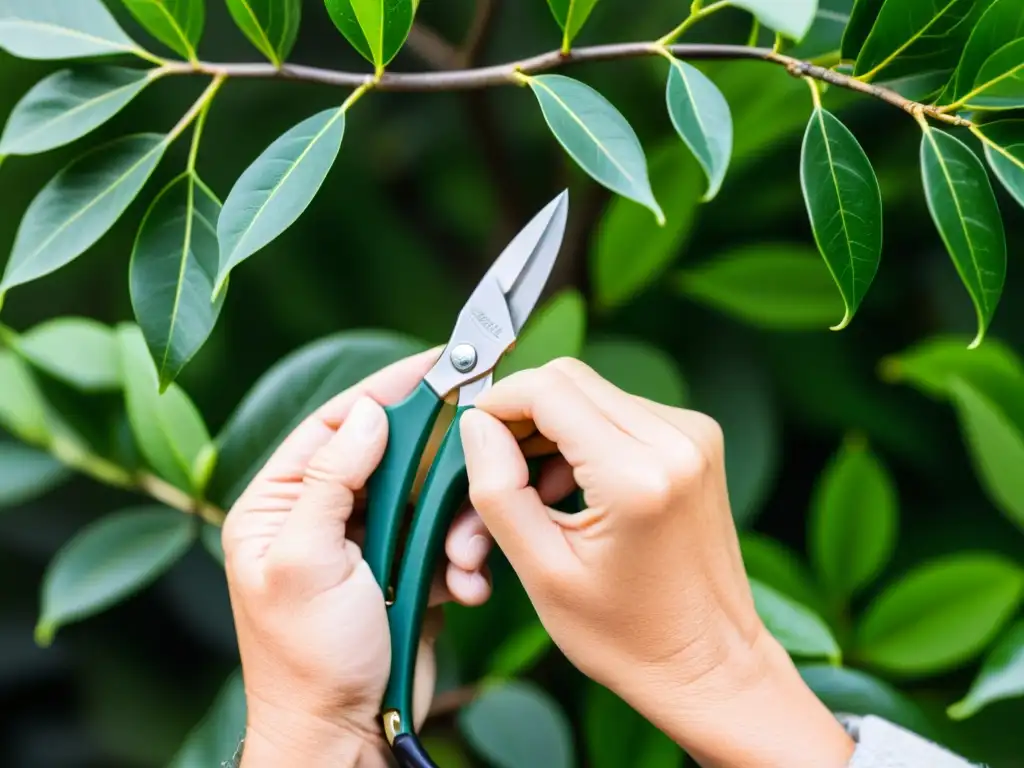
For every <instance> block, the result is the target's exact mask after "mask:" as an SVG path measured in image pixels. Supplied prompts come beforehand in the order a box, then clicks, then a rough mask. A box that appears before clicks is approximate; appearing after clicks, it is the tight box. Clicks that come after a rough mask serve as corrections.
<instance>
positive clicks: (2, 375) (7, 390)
mask: <svg viewBox="0 0 1024 768" xmlns="http://www.w3.org/2000/svg"><path fill="white" fill-rule="evenodd" d="M0 425H2V426H3V427H4V428H5V429H6V430H8V431H9V432H10V433H11V434H13V435H15V436H17V437H20V438H21V439H22V440H25V441H26V442H29V443H36V444H39V445H46V444H47V443H48V442H49V440H50V437H51V427H50V420H49V417H48V415H47V405H46V401H45V400H44V399H43V395H42V393H41V392H40V391H39V387H38V385H37V384H36V382H35V380H34V379H33V378H32V372H31V371H30V370H29V368H28V365H26V363H25V361H24V360H22V359H21V358H20V357H18V356H17V355H15V354H14V353H13V352H10V351H9V350H6V349H0Z"/></svg>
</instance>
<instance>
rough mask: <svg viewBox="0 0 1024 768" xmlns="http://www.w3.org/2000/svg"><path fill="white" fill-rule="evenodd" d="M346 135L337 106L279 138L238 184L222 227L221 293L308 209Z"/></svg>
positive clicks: (226, 207) (219, 236)
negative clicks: (246, 262) (234, 274)
mask: <svg viewBox="0 0 1024 768" xmlns="http://www.w3.org/2000/svg"><path fill="white" fill-rule="evenodd" d="M344 135H345V113H344V112H343V111H342V110H341V109H339V108H337V107H332V108H331V109H327V110H324V111H323V112H320V113H319V114H317V115H314V116H313V117H310V118H308V119H306V120H304V121H302V122H301V123H299V124H298V125H296V126H295V127H294V128H292V129H291V130H289V131H288V132H287V133H285V134H284V135H283V136H281V137H280V138H278V139H277V140H275V141H274V143H273V144H271V145H270V146H269V147H267V149H266V150H264V152H263V154H261V155H260V156H259V157H258V158H256V161H255V162H254V163H253V164H252V165H250V166H249V167H248V168H247V169H246V170H245V172H244V173H243V174H242V175H241V177H240V178H239V179H238V181H237V182H235V186H234V187H233V188H232V189H231V193H230V194H229V195H228V199H227V200H226V201H225V202H224V209H223V210H222V211H221V215H220V219H219V221H218V223H217V239H218V241H219V242H220V270H219V272H218V275H217V283H216V288H215V292H216V293H220V291H221V290H222V289H223V288H224V284H225V281H226V280H227V278H228V273H229V272H230V271H231V270H232V269H234V268H235V267H236V266H238V264H239V263H241V262H242V261H244V260H245V259H247V258H248V257H249V256H251V255H252V254H254V253H256V252H257V251H258V250H260V249H261V248H263V247H264V246H266V245H267V244H268V243H270V242H271V241H273V240H274V239H275V238H277V237H278V236H279V235H280V234H281V233H282V232H284V231H285V230H286V229H288V227H290V226H291V225H292V224H294V223H295V221H296V220H297V219H298V218H299V216H300V215H301V214H302V212H303V211H304V210H306V208H307V207H308V206H309V204H310V203H311V202H312V201H313V198H314V197H316V193H317V192H319V191H320V186H321V185H322V184H323V183H324V179H326V178H327V174H328V172H329V171H330V170H331V166H332V165H334V161H335V160H336V159H337V157H338V152H339V151H340V150H341V139H342V137H343V136H344Z"/></svg>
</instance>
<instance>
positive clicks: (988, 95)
mask: <svg viewBox="0 0 1024 768" xmlns="http://www.w3.org/2000/svg"><path fill="white" fill-rule="evenodd" d="M963 106H964V108H966V109H1014V108H1016V107H1024V37H1021V38H1019V39H1017V40H1014V41H1013V42H1012V43H1007V44H1006V45H1004V46H1003V47H1002V48H1000V49H999V50H998V51H996V52H995V53H993V54H992V55H991V56H990V57H989V58H988V59H986V60H985V63H984V64H983V65H982V67H981V71H980V72H979V73H978V79H977V80H975V82H974V88H972V89H971V91H970V92H969V93H968V94H967V95H966V96H964V101H963Z"/></svg>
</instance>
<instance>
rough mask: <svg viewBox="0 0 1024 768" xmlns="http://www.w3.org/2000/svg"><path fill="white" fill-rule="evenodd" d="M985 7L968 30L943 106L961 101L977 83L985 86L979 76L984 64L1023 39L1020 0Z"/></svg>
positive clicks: (995, 1) (1023, 15)
mask: <svg viewBox="0 0 1024 768" xmlns="http://www.w3.org/2000/svg"><path fill="white" fill-rule="evenodd" d="M985 5H986V6H987V8H986V10H985V12H984V13H983V14H981V16H980V17H979V18H978V22H977V24H975V25H974V26H973V28H972V29H971V30H969V31H970V36H969V37H968V39H967V43H966V45H965V46H964V48H963V53H962V54H961V55H960V60H959V62H958V64H957V67H956V74H955V76H954V77H953V79H952V81H951V82H950V87H949V88H947V89H946V93H945V94H943V99H942V102H943V103H953V102H959V101H960V100H962V99H964V98H965V97H966V96H967V95H968V94H969V93H970V92H971V91H973V90H974V89H975V88H976V87H977V85H978V83H979V81H981V82H984V80H982V79H981V78H979V76H978V75H979V74H980V73H981V70H982V67H983V66H984V65H985V62H987V61H988V60H989V59H990V58H991V57H992V56H993V55H994V54H995V53H996V52H997V51H998V50H999V49H1000V48H1002V47H1003V46H1005V45H1007V44H1008V43H1012V42H1013V41H1015V40H1019V39H1022V38H1024V14H1022V13H1021V7H1020V2H1019V0H994V1H993V2H991V3H985ZM1017 63H1020V62H1019V60H1018V62H1017Z"/></svg>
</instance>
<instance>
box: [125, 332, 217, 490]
mask: <svg viewBox="0 0 1024 768" xmlns="http://www.w3.org/2000/svg"><path fill="white" fill-rule="evenodd" d="M117 335H118V343H119V346H120V350H121V369H122V375H123V377H124V390H125V404H126V406H127V408H128V418H129V420H130V421H131V426H132V432H133V433H134V435H135V439H136V442H137V443H138V445H139V450H140V451H142V455H143V456H145V457H146V461H147V462H149V464H150V466H151V467H152V468H153V469H154V470H155V471H156V472H157V473H158V474H159V475H160V476H161V477H163V479H164V480H167V481H168V482H169V483H172V484H173V485H176V486H177V487H178V488H180V489H181V490H183V491H186V492H199V491H201V490H202V489H201V485H200V483H198V482H197V479H198V478H197V477H196V472H195V470H196V468H197V466H198V462H199V459H200V457H201V456H203V455H204V454H205V453H208V452H209V450H210V448H209V445H210V435H209V433H208V432H207V431H206V425H205V424H204V423H203V417H202V416H201V415H200V414H199V411H198V410H197V409H196V407H195V405H194V404H193V403H192V401H191V400H190V399H189V397H188V395H187V394H185V392H184V390H182V389H181V388H180V387H179V386H178V385H176V384H171V385H170V386H169V387H168V388H167V389H166V391H165V392H164V393H163V394H160V392H159V390H158V380H157V374H156V367H155V366H154V364H153V359H152V358H151V357H150V355H149V352H148V350H147V349H146V342H145V339H144V338H143V336H142V331H141V330H140V329H139V328H138V326H134V325H128V324H123V325H121V326H118V329H117Z"/></svg>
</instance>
